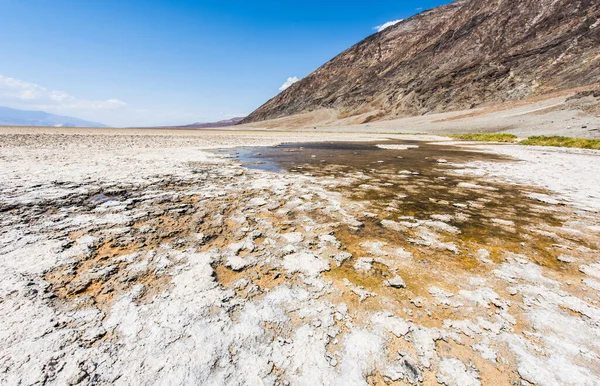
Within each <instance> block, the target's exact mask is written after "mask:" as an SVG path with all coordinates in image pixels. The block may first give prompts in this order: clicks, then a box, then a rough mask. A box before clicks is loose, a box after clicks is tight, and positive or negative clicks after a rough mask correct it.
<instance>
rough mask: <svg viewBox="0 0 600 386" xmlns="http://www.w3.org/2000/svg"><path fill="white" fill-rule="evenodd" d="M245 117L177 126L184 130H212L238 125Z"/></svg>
mask: <svg viewBox="0 0 600 386" xmlns="http://www.w3.org/2000/svg"><path fill="white" fill-rule="evenodd" d="M244 118H245V117H236V118H231V119H225V120H223V121H217V122H196V123H192V124H190V125H184V126H177V127H182V128H186V129H212V128H217V127H227V126H235V125H237V124H238V123H240V122H241V121H242V120H243V119H244Z"/></svg>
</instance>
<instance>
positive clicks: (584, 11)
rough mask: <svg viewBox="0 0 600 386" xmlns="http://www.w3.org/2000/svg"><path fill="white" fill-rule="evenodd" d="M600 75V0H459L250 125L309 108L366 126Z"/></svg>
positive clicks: (358, 48) (363, 49)
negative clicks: (371, 122) (385, 120)
mask: <svg viewBox="0 0 600 386" xmlns="http://www.w3.org/2000/svg"><path fill="white" fill-rule="evenodd" d="M597 82H600V1H597V0H596V1H590V0H518V1H517V0H503V1H490V0H457V1H454V2H452V3H450V4H447V5H444V6H441V7H438V8H434V9H432V10H429V11H425V12H422V13H420V14H418V15H416V16H414V17H411V18H409V19H406V20H403V21H401V22H398V23H396V24H394V25H393V26H391V27H389V28H386V29H384V30H382V31H381V32H378V33H376V34H374V35H372V36H369V37H368V38H366V39H365V40H363V41H361V42H360V43H358V44H356V45H355V46H353V47H351V48H349V49H347V50H346V51H344V52H342V53H341V54H340V55H338V56H337V57H335V58H334V59H332V60H331V61H329V62H328V63H326V64H324V65H323V66H322V67H320V68H319V69H317V70H316V71H315V72H313V73H312V74H310V75H309V76H307V77H305V78H304V79H302V80H301V81H299V82H297V83H294V84H293V85H292V86H290V87H289V88H288V89H286V90H285V91H283V92H281V93H280V94H279V95H277V96H276V97H275V98H273V99H271V100H270V101H268V102H267V103H265V104H264V105H263V106H261V107H260V108H259V109H258V110H256V111H254V112H253V113H252V114H250V115H249V116H248V117H247V118H246V119H245V120H244V121H243V122H242V123H249V122H257V121H263V120H270V119H276V118H283V117H288V116H292V115H298V114H303V115H302V122H303V124H304V125H308V124H310V122H311V121H312V122H314V121H318V120H319V119H320V118H319V117H322V116H333V117H337V119H347V120H348V121H349V120H352V122H353V123H366V122H370V121H376V120H384V119H395V118H400V117H406V116H415V115H423V114H429V113H439V112H446V111H453V110H463V109H469V108H475V107H480V106H484V105H492V104H496V103H501V102H505V101H512V100H520V99H524V98H528V97H532V96H537V95H542V94H546V93H552V92H556V91H563V90H568V89H571V88H576V87H581V86H587V85H591V84H594V83H597Z"/></svg>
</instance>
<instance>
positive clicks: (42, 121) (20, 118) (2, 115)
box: [0, 106, 108, 127]
mask: <svg viewBox="0 0 600 386" xmlns="http://www.w3.org/2000/svg"><path fill="white" fill-rule="evenodd" d="M0 126H60V127H108V126H106V125H103V124H101V123H98V122H90V121H85V120H83V119H79V118H73V117H67V116H63V115H56V114H50V113H47V112H45V111H29V110H17V109H11V108H9V107H3V106H0Z"/></svg>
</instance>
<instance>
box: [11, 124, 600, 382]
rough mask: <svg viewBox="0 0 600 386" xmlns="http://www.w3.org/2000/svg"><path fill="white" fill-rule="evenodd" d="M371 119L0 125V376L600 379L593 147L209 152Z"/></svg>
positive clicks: (353, 137)
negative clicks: (252, 161)
mask: <svg viewBox="0 0 600 386" xmlns="http://www.w3.org/2000/svg"><path fill="white" fill-rule="evenodd" d="M388 138H393V139H396V140H401V139H409V140H411V141H416V140H421V141H429V142H435V141H438V140H439V141H441V140H443V141H447V140H445V139H443V138H438V137H428V136H408V137H403V136H391V135H383V134H382V135H376V134H346V133H323V132H298V133H282V132H258V131H247V132H231V131H168V130H149V131H144V130H117V129H102V130H99V131H98V130H71V129H34V128H12V129H10V128H4V129H1V130H0V178H1V180H2V184H1V186H0V279H1V280H0V311H1V313H2V315H3V318H2V322H0V337H1V339H0V384H6V385H18V384H38V383H47V384H57V385H59V384H60V385H62V384H98V383H100V384H107V383H115V384H232V385H238V384H239V385H242V384H268V385H280V384H283V385H287V384H292V385H304V384H332V385H337V384H344V385H347V384H353V385H354V384H356V385H360V384H415V385H416V384H427V385H429V384H443V385H447V386H450V385H461V386H462V385H480V384H484V385H485V384H492V383H493V384H525V385H526V384H535V385H595V384H598V383H600V344H599V343H598V342H600V340H599V339H598V337H599V336H600V308H599V303H598V302H599V301H600V296H599V294H598V291H600V261H599V256H600V254H599V253H600V252H599V251H600V226H598V224H600V213H599V210H600V181H599V178H600V172H599V169H598V166H597V165H598V160H599V159H600V155H598V153H597V152H585V151H576V150H557V149H540V148H529V147H519V146H499V145H498V146H488V145H486V146H481V145H472V144H468V145H465V149H467V150H477V151H487V152H493V153H495V154H498V156H496V155H494V156H489V157H484V156H483V155H481V156H478V155H477V154H478V153H473V155H472V156H469V155H468V154H467V155H468V157H465V154H463V153H455V152H454V151H453V150H452V149H449V148H446V147H444V148H443V149H442V148H441V147H440V152H439V154H440V155H443V158H442V156H431V157H430V156H428V157H427V158H428V159H427V160H426V162H425V161H424V162H422V163H420V164H419V165H420V166H419V167H417V166H414V167H413V166H412V165H411V164H410V163H407V164H406V168H404V169H402V170H399V169H398V168H397V167H396V166H393V165H396V164H393V163H391V161H390V162H388V161H386V160H387V159H393V158H395V159H398V160H403V159H406V160H409V159H410V154H407V153H406V152H411V151H415V152H418V151H423V149H425V148H426V146H425V145H424V144H425V142H423V145H422V146H421V148H410V147H404V148H402V149H401V148H391V147H389V146H388V148H389V149H379V150H380V151H381V152H391V153H385V154H386V155H387V154H389V156H387V157H388V158H385V160H384V158H383V157H382V158H381V160H380V161H378V160H377V159H375V161H373V162H374V163H373V164H366V163H365V165H364V167H361V168H357V167H347V166H344V165H339V164H333V163H331V162H330V163H327V162H323V164H314V165H305V166H300V167H298V168H295V169H294V171H293V172H292V171H290V172H282V173H272V172H267V171H264V170H252V169H247V168H245V167H243V166H242V165H241V164H240V163H239V162H238V161H237V160H236V159H234V158H231V157H229V156H224V155H223V154H221V153H215V152H210V151H209V150H210V149H215V148H227V147H235V146H273V145H277V144H280V143H282V142H286V143H295V142H300V143H302V142H331V141H357V142H360V141H376V143H377V142H382V143H385V142H389V141H387V139H388ZM444 143H446V142H444ZM298 146H299V147H300V146H301V145H298ZM427 146H429V147H427V151H428V152H434V153H433V154H435V147H433V148H432V147H431V146H432V145H427ZM384 147H385V146H384ZM361 149H362V148H361ZM432 149H433V150H432ZM289 151H294V152H297V151H304V149H301V148H297V149H296V148H290V149H289ZM325 151H326V150H325ZM349 151H352V150H349ZM360 151H362V150H356V154H357V157H359V156H360V154H362V153H360ZM461 151H462V150H461ZM350 154H352V153H350ZM375 154H377V155H379V154H381V153H375ZM413 154H420V153H413ZM428 154H429V153H428ZM500 155H501V156H502V157H500ZM307 156H308V158H309V159H310V158H311V157H310V153H308V154H307ZM506 157H512V159H511V160H507V159H506ZM496 158H498V159H496ZM324 161H325V160H324ZM407 162H408V161H407ZM388 163H389V166H387V165H388Z"/></svg>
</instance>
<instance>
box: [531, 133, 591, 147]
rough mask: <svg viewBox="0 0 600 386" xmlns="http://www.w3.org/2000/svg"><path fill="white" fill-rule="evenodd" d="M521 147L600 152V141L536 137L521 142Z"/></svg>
mask: <svg viewBox="0 0 600 386" xmlns="http://www.w3.org/2000/svg"><path fill="white" fill-rule="evenodd" d="M520 144H521V145H534V146H558V147H576V148H579V149H597V150H600V140H598V139H586V138H571V137H559V136H552V137H547V136H535V137H529V138H527V139H525V140H523V141H521V142H520Z"/></svg>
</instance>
